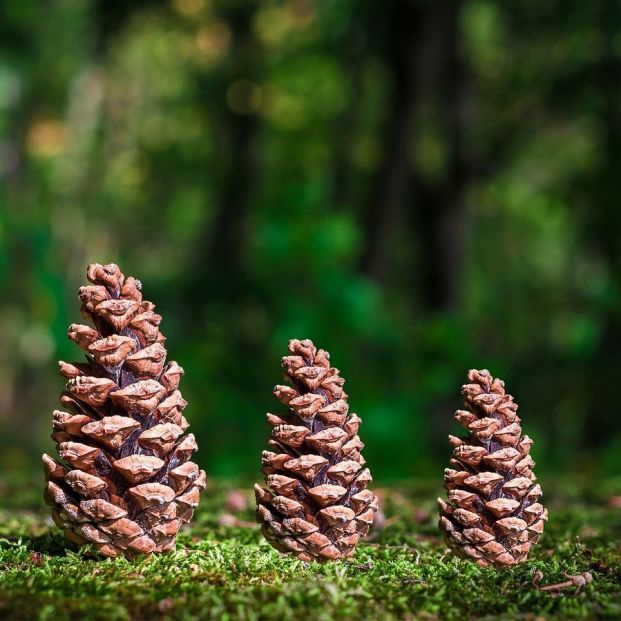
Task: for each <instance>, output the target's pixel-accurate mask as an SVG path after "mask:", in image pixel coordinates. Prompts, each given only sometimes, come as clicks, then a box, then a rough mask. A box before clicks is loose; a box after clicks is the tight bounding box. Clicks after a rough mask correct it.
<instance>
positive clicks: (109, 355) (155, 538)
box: [43, 263, 205, 557]
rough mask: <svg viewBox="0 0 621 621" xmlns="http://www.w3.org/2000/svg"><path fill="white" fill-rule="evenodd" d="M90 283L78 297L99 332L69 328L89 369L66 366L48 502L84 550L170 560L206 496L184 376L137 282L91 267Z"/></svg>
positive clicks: (48, 466) (48, 460)
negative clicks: (189, 430)
mask: <svg viewBox="0 0 621 621" xmlns="http://www.w3.org/2000/svg"><path fill="white" fill-rule="evenodd" d="M87 276H88V279H89V281H90V282H91V285H89V286H85V287H81V288H80V290H79V293H78V297H79V298H80V300H81V302H82V313H83V314H84V316H85V317H87V318H88V319H90V320H91V322H92V324H93V326H94V327H89V326H87V325H81V324H72V325H71V326H70V328H69V333H68V335H69V338H70V339H71V340H73V341H74V342H75V343H76V344H77V345H79V346H80V347H81V348H82V349H84V350H85V352H86V358H87V362H86V363H83V362H77V363H71V364H70V363H66V362H63V361H61V362H60V363H59V368H60V373H61V375H63V376H64V377H65V378H66V379H67V380H68V381H67V385H66V388H65V390H64V391H63V393H62V395H61V398H60V402H61V404H62V406H63V408H64V410H66V411H64V410H63V411H61V410H55V411H54V415H53V425H52V428H53V433H52V439H53V440H54V441H55V442H56V443H57V450H58V454H59V456H60V458H61V459H60V461H59V460H56V459H54V458H52V457H50V456H49V455H47V454H45V455H43V466H44V470H45V476H46V481H47V484H46V487H45V494H44V495H45V500H46V502H47V504H48V505H49V506H50V507H51V513H52V519H53V520H54V522H55V523H56V525H57V526H58V527H59V528H61V529H62V530H63V531H64V532H65V535H66V537H67V539H68V540H69V541H72V542H74V543H76V544H78V545H85V544H92V545H93V546H94V547H95V548H96V549H97V550H98V551H99V552H100V553H101V554H102V555H104V556H110V557H115V556H119V555H125V556H134V555H136V554H145V553H151V552H164V551H167V550H170V549H171V548H172V547H173V546H174V543H175V538H176V535H177V532H178V530H179V528H180V527H181V525H182V524H185V523H187V522H189V520H190V519H191V517H192V513H193V511H194V509H195V507H196V506H197V505H198V501H199V494H200V491H201V490H202V489H204V488H205V473H204V472H203V471H202V470H200V469H199V468H198V466H197V465H196V464H194V463H193V462H191V461H190V457H191V456H192V454H193V453H194V451H195V450H196V448H197V447H196V441H195V439H194V436H193V435H192V434H188V435H185V431H186V429H187V428H188V422H187V420H186V419H185V417H184V416H183V410H184V408H185V406H186V402H185V400H184V399H183V397H182V396H181V393H180V392H179V390H178V387H179V382H180V379H181V377H182V375H183V369H182V368H181V367H180V366H179V365H178V364H177V363H176V362H172V361H171V362H169V363H168V364H166V349H165V348H164V342H165V338H164V336H163V335H162V334H161V332H160V331H159V323H160V321H161V317H160V316H159V315H157V314H156V313H155V312H154V309H155V307H154V305H153V304H152V303H151V302H148V301H146V300H143V299H142V293H141V284H140V282H139V281H137V280H135V279H134V278H132V277H131V276H130V277H128V278H125V276H124V275H123V274H122V272H121V271H120V269H119V268H118V267H117V266H116V265H114V264H110V265H100V264H97V263H96V264H93V265H90V266H89V267H88V270H87Z"/></svg>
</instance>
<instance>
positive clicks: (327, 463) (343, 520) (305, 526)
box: [255, 340, 377, 561]
mask: <svg viewBox="0 0 621 621" xmlns="http://www.w3.org/2000/svg"><path fill="white" fill-rule="evenodd" d="M289 351H290V352H291V355H290V356H285V357H284V358H283V359H282V366H283V367H284V369H285V378H286V379H287V380H288V381H289V382H290V383H291V385H292V387H289V386H276V388H274V395H275V396H276V397H277V398H278V399H279V400H280V401H281V402H282V403H283V404H285V405H286V406H288V408H289V411H288V413H287V414H286V415H275V414H268V415H267V420H268V423H269V424H270V425H271V426H272V427H273V430H272V434H271V439H270V440H269V442H268V445H269V447H270V449H271V450H269V451H264V452H263V473H264V474H265V482H266V483H267V486H268V488H267V489H265V488H263V487H261V486H259V485H255V494H256V498H257V520H258V522H259V523H260V524H262V532H263V534H264V535H265V537H266V539H267V540H268V541H269V542H270V543H271V544H272V545H273V546H274V547H275V548H276V549H277V550H279V551H281V552H291V553H293V554H294V555H295V556H297V557H298V558H299V559H301V560H304V561H310V560H313V559H314V560H319V561H325V560H334V559H339V558H343V557H346V556H350V555H351V554H352V553H353V551H354V548H355V547H356V544H357V543H358V540H359V539H360V538H361V537H364V535H366V534H367V532H368V530H369V527H370V526H371V524H372V523H373V517H374V515H375V511H376V510H377V499H376V497H375V496H374V494H373V493H372V492H370V491H369V490H367V489H366V487H367V485H368V484H369V482H370V481H371V474H370V473H369V470H368V468H363V465H364V463H365V461H364V459H363V457H362V455H361V454H360V450H361V449H362V448H363V446H364V445H363V444H362V442H361V441H360V438H359V437H358V428H359V427H360V422H361V421H360V418H359V417H358V415H357V414H349V405H348V404H347V394H346V393H345V392H344V391H343V384H344V382H345V380H343V378H341V377H340V376H339V371H338V369H335V368H333V367H331V366H330V355H329V354H328V352H326V351H324V350H323V349H320V350H317V349H316V347H315V346H314V345H313V343H312V341H310V340H305V341H298V340H292V341H290V342H289Z"/></svg>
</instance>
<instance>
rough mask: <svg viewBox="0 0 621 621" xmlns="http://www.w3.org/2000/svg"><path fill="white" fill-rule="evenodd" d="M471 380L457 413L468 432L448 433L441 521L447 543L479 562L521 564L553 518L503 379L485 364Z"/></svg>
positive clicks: (472, 371) (440, 503)
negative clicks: (543, 501) (543, 500)
mask: <svg viewBox="0 0 621 621" xmlns="http://www.w3.org/2000/svg"><path fill="white" fill-rule="evenodd" d="M468 380H469V381H470V383H469V384H465V385H464V386H462V394H463V396H464V406H465V407H466V408H467V409H466V410H457V412H455V419H456V420H457V422H458V423H460V424H461V425H463V426H464V427H465V428H466V429H467V430H468V437H467V438H465V439H462V438H457V437H455V436H449V440H450V443H451V445H452V446H453V447H454V450H453V459H451V461H450V464H451V467H450V468H447V469H446V470H445V472H444V487H445V488H446V490H447V492H448V499H449V502H448V503H447V502H445V501H444V500H442V499H441V498H439V499H438V503H439V505H440V523H439V526H440V529H441V530H443V531H444V533H445V535H446V538H447V541H448V543H449V545H450V546H451V547H452V548H453V549H454V550H455V551H456V552H457V553H458V554H459V555H460V556H464V557H470V558H472V559H474V560H475V561H476V562H477V564H478V565H481V566H487V565H513V564H515V563H521V562H523V561H525V560H526V557H527V555H528V552H529V550H530V548H531V546H533V545H534V544H535V543H537V540H538V539H539V536H540V535H541V533H542V532H543V526H544V523H545V522H546V520H547V519H548V512H547V510H546V509H544V508H543V506H542V505H541V504H540V503H539V497H540V496H541V487H539V485H538V484H537V483H535V481H536V477H535V475H534V474H533V466H534V465H535V463H534V462H533V460H532V459H531V457H530V446H531V444H532V440H531V439H530V438H529V437H528V436H526V435H522V427H521V426H520V418H519V417H518V415H517V414H516V410H517V407H518V406H517V403H515V402H514V401H513V397H512V396H511V395H508V394H506V393H505V385H504V382H503V381H502V380H499V379H494V378H493V377H492V376H491V374H490V373H489V371H487V370H486V369H483V370H482V371H476V370H471V371H470V372H469V373H468Z"/></svg>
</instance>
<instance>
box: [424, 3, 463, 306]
mask: <svg viewBox="0 0 621 621" xmlns="http://www.w3.org/2000/svg"><path fill="white" fill-rule="evenodd" d="M460 7H461V2H460V1H459V0H450V1H448V2H446V3H443V10H442V11H440V12H439V14H438V15H437V17H436V19H435V21H434V33H433V35H432V37H433V40H434V41H435V42H436V43H437V44H438V45H439V46H440V48H441V49H440V50H439V52H438V55H437V58H438V61H439V62H438V66H437V67H436V68H435V70H434V75H435V76H437V79H438V84H437V90H438V97H437V99H438V105H439V107H440V108H441V109H442V117H443V118H442V125H443V126H444V134H445V140H446V144H447V158H446V171H445V176H444V178H443V179H442V180H441V181H440V182H439V183H435V184H426V183H425V181H424V180H423V179H422V178H420V177H417V179H416V183H415V187H416V189H417V194H416V198H417V199H418V200H416V202H415V205H416V208H415V209H414V211H413V215H414V216H415V217H414V218H413V220H412V222H413V224H414V226H415V227H416V229H417V230H418V231H419V235H420V242H421V251H420V255H419V261H420V264H421V267H422V275H423V283H422V284H423V288H424V296H423V301H424V302H425V303H426V305H427V306H428V307H429V308H430V309H432V310H437V309H439V310H441V309H447V308H452V307H453V306H454V305H455V304H456V303H457V300H458V294H459V281H460V275H461V264H462V260H463V250H464V236H465V203H464V192H465V188H466V183H467V181H468V172H469V171H468V168H467V167H466V163H465V157H464V145H463V134H464V123H465V110H464V108H465V96H464V79H465V76H464V67H463V63H462V60H461V57H460V53H459V27H458V18H459V10H460ZM415 175H416V172H415Z"/></svg>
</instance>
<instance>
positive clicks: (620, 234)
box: [581, 0, 621, 447]
mask: <svg viewBox="0 0 621 621" xmlns="http://www.w3.org/2000/svg"><path fill="white" fill-rule="evenodd" d="M597 11H598V18H599V28H600V29H601V32H602V33H603V34H604V46H603V49H602V52H601V57H600V59H599V60H598V62H597V66H596V67H595V69H594V71H593V76H594V80H595V84H594V87H595V91H596V94H597V95H599V98H598V99H599V101H600V106H601V107H600V109H599V117H600V118H599V119H598V120H599V127H600V132H599V136H600V143H601V163H600V164H599V165H598V166H597V167H596V169H595V172H594V175H593V176H592V177H591V179H589V180H588V181H587V185H586V188H585V192H584V198H585V202H586V204H585V206H584V212H583V224H584V226H583V227H581V233H582V235H583V236H584V238H585V241H586V246H587V248H589V249H590V252H591V253H592V256H594V257H597V258H599V259H600V261H601V262H602V264H603V266H605V272H606V276H607V281H608V287H609V294H610V295H611V296H612V299H613V300H614V301H615V303H612V304H611V303H608V304H606V305H604V306H603V308H602V316H601V324H600V325H601V327H602V331H601V334H600V347H599V348H598V350H597V351H595V352H594V356H593V358H592V359H591V361H588V360H587V361H586V365H587V366H588V370H587V373H588V375H587V377H588V378H589V380H590V381H589V382H587V384H586V385H585V389H586V391H587V394H586V395H585V397H586V398H585V403H586V404H587V411H586V412H585V413H584V421H583V423H584V426H583V438H584V441H585V444H586V445H587V446H589V447H594V446H601V445H602V444H604V443H605V442H606V441H607V440H608V438H607V437H605V436H604V435H602V430H603V429H606V427H607V426H608V425H609V424H610V416H611V411H610V408H611V407H613V406H611V405H610V404H612V403H614V401H615V399H616V397H617V393H616V386H617V380H618V377H617V368H618V364H617V360H618V356H619V347H618V345H619V342H621V322H620V321H619V310H618V302H619V296H621V292H620V291H619V283H621V210H620V209H619V204H618V203H619V196H620V195H621V176H619V171H620V170H621V149H620V145H621V108H620V107H619V100H620V97H621V62H620V61H619V59H618V53H617V51H616V42H617V41H618V37H619V24H621V7H620V6H619V3H618V2H615V1H614V0H607V1H606V2H604V3H602V4H601V5H599V6H598V9H597ZM587 84H588V82H587ZM588 94H589V95H590V93H588ZM593 394H595V395H597V397H598V398H597V399H596V400H594V399H592V395H593ZM602 404H607V405H605V406H603V407H602Z"/></svg>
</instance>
